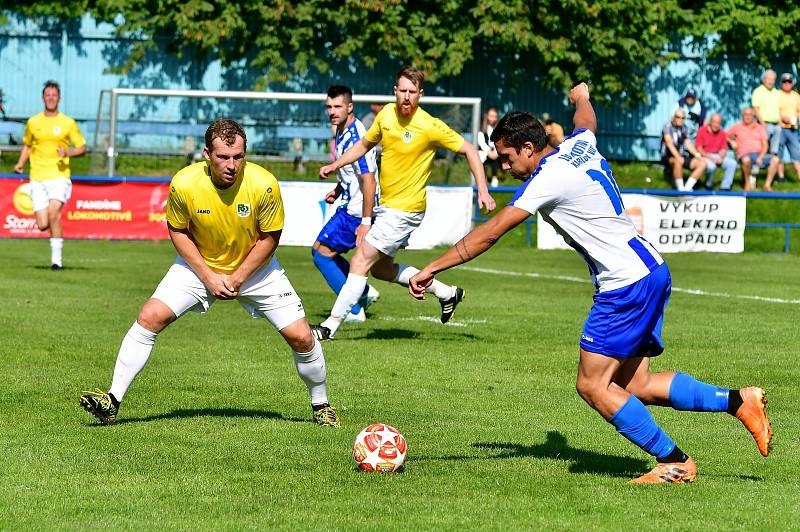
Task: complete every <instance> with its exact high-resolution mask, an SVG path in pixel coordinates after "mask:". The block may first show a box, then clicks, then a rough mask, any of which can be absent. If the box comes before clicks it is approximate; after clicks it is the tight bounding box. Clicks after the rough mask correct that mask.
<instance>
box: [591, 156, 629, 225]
mask: <svg viewBox="0 0 800 532" xmlns="http://www.w3.org/2000/svg"><path fill="white" fill-rule="evenodd" d="M600 168H602V169H603V171H602V172H601V171H599V170H595V169H591V170H587V171H586V173H587V174H588V175H589V177H590V178H591V179H592V181H597V182H598V183H600V185H601V186H602V187H603V190H605V191H606V195H607V196H608V199H610V200H611V204H612V205H613V206H614V212H616V213H617V214H622V211H623V210H624V207H623V206H622V197H621V196H620V194H619V189H618V188H617V183H616V182H615V181H614V175H613V174H612V173H611V166H610V165H609V164H608V161H606V160H605V159H601V160H600Z"/></svg>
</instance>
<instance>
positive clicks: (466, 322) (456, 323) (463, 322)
mask: <svg viewBox="0 0 800 532" xmlns="http://www.w3.org/2000/svg"><path fill="white" fill-rule="evenodd" d="M371 319H375V318H371ZM377 319H379V320H384V321H430V322H433V323H439V324H441V321H442V320H440V319H439V318H436V317H434V316H416V317H407V318H394V317H392V316H378V317H377ZM474 323H486V320H461V321H449V322H447V323H445V325H452V326H453V327H469V326H470V325H472V324H474Z"/></svg>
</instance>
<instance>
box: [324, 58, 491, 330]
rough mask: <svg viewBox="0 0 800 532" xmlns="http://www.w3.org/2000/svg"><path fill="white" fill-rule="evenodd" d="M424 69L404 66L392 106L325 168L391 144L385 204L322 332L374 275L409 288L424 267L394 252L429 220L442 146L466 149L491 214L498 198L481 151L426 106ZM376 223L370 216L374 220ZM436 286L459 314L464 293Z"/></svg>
mask: <svg viewBox="0 0 800 532" xmlns="http://www.w3.org/2000/svg"><path fill="white" fill-rule="evenodd" d="M424 80H425V76H424V74H423V73H422V72H421V71H420V70H418V69H416V68H414V67H410V66H406V67H403V68H402V69H401V70H400V72H398V73H397V77H396V79H395V82H396V85H395V87H394V94H395V98H396V103H394V104H389V105H386V106H385V107H384V108H383V109H381V111H380V112H379V113H378V115H377V116H376V117H375V122H373V124H372V126H371V127H370V128H369V130H368V131H367V133H366V135H365V136H364V137H363V138H362V139H361V140H360V141H358V142H357V143H355V144H353V146H352V147H351V148H350V149H348V150H347V151H346V152H345V153H344V155H342V156H341V157H339V158H338V159H337V160H336V161H335V162H333V163H331V164H329V165H326V166H323V167H322V168H320V171H319V173H320V177H323V178H324V177H326V176H327V175H328V174H330V173H332V172H335V171H337V170H338V169H339V168H341V167H343V166H345V165H348V164H352V163H353V162H355V161H357V160H359V158H360V157H362V156H363V155H364V154H365V153H367V152H369V150H371V149H372V148H374V147H375V146H376V145H377V144H378V143H379V142H381V141H382V142H383V156H382V159H381V168H380V173H379V176H380V177H379V179H380V188H381V205H380V206H378V207H376V208H375V210H374V213H375V224H374V225H373V226H372V228H371V229H370V230H369V232H368V233H367V235H366V237H364V239H363V240H362V241H361V243H360V244H359V245H358V247H357V248H356V252H355V254H354V255H353V258H352V260H351V262H350V271H349V273H348V275H347V281H346V282H345V284H344V286H343V287H342V289H341V291H340V292H339V296H338V297H337V298H336V302H335V303H334V305H333V309H332V310H331V314H330V317H328V319H326V320H325V321H323V322H322V323H321V324H320V325H314V326H313V329H314V335H315V336H316V337H317V338H319V339H320V340H330V339H332V338H333V337H334V335H335V334H336V331H337V330H338V329H339V327H340V326H341V324H342V322H343V321H344V319H345V317H346V316H347V315H348V313H349V312H350V309H351V308H352V307H353V305H355V304H356V303H357V302H358V300H359V298H360V297H361V296H362V294H363V293H364V288H365V287H366V286H367V275H368V274H369V273H370V272H372V275H374V276H375V277H377V278H378V279H382V280H384V281H389V282H394V283H397V284H401V285H403V286H407V285H408V280H409V279H410V278H411V276H412V275H414V274H415V273H417V272H418V271H419V270H417V269H416V268H414V267H413V266H409V265H407V264H397V263H395V262H394V256H395V255H396V254H397V252H398V251H399V250H400V249H402V248H404V247H406V245H408V240H409V238H410V237H411V233H412V232H414V229H416V228H417V227H419V224H420V223H422V219H423V218H424V217H425V206H426V201H425V199H426V196H425V184H426V183H427V181H428V178H429V177H430V175H431V168H432V166H433V157H434V155H435V154H436V149H437V148H440V147H441V148H446V149H448V150H450V151H453V152H457V153H462V154H464V155H465V156H466V158H467V163H468V164H469V168H470V170H471V171H472V174H473V175H474V176H475V182H476V183H477V185H478V205H479V206H480V207H483V206H486V209H487V210H489V211H491V210H493V209H494V207H495V202H494V199H492V197H491V196H490V195H489V189H488V188H487V186H486V176H485V175H484V173H483V164H482V163H481V160H480V157H478V151H477V150H476V149H475V147H474V146H473V145H472V144H470V143H469V142H467V141H465V140H464V139H463V138H462V137H461V135H459V134H458V133H456V132H455V131H453V130H452V129H450V128H449V127H448V126H447V124H445V123H444V122H442V121H441V120H439V119H438V118H434V117H432V116H431V115H429V114H428V113H427V112H426V111H424V110H423V109H421V108H420V107H419V99H420V97H421V96H422V83H423V81H424ZM363 192H364V200H363V201H364V204H365V205H367V204H372V202H373V198H372V197H370V192H369V191H368V190H366V189H365V190H364V191H363ZM368 222H369V220H366V219H364V220H362V223H368ZM428 289H429V291H430V292H432V293H433V294H434V295H436V297H437V298H439V302H440V304H441V307H442V315H441V321H442V323H447V322H448V321H449V320H450V318H452V317H453V313H454V312H455V309H456V306H457V305H458V304H459V303H460V302H461V300H462V299H463V298H464V290H463V289H461V288H459V287H457V286H450V285H446V284H444V283H441V282H439V281H434V282H433V283H432V284H431V285H430V286H429V287H428Z"/></svg>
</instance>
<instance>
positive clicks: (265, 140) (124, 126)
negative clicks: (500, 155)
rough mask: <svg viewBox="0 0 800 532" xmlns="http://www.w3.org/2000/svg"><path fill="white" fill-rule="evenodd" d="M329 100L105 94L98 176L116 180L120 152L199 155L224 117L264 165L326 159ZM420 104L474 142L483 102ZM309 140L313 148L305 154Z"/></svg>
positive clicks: (376, 98)
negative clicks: (275, 161)
mask: <svg viewBox="0 0 800 532" xmlns="http://www.w3.org/2000/svg"><path fill="white" fill-rule="evenodd" d="M325 99H326V94H325V93H302V92H249V91H206V90H173V89H137V88H117V89H110V90H105V91H102V94H101V96H100V101H99V103H98V114H97V123H96V124H95V137H94V151H96V152H97V153H99V154H100V157H99V159H100V160H102V161H103V162H104V163H105V164H103V165H102V166H103V167H104V168H102V169H101V168H100V167H95V169H94V170H95V172H96V173H98V174H100V173H104V174H106V175H107V176H108V177H114V176H116V175H118V174H119V173H120V172H119V164H118V162H119V157H120V154H121V153H145V154H160V155H164V156H167V155H171V156H173V157H180V156H182V155H183V156H186V152H187V151H189V150H190V149H192V148H194V149H195V151H196V146H198V145H201V144H200V143H202V136H203V134H204V132H205V129H206V127H207V126H208V123H210V122H211V121H212V120H213V119H214V118H216V117H219V116H227V117H230V118H232V119H234V120H237V121H239V122H240V123H241V124H242V126H243V127H245V129H246V130H249V131H248V152H249V153H250V152H251V145H252V146H253V147H254V150H253V152H254V153H255V154H260V155H262V156H263V157H265V158H269V157H273V158H283V159H286V158H291V157H292V156H294V157H295V158H297V157H300V158H301V159H302V157H304V156H305V157H310V158H319V159H323V158H324V157H325V156H327V154H328V153H329V152H328V151H327V149H325V147H326V145H327V142H328V141H329V140H330V122H329V121H328V118H327V115H326V114H325V109H324V103H325ZM394 101H395V97H394V96H391V95H379V94H354V95H353V102H354V103H356V104H370V103H383V104H385V103H391V102H394ZM420 105H421V106H423V107H424V108H425V109H426V110H427V111H428V112H430V113H431V114H432V115H434V116H437V117H439V118H441V119H442V120H444V121H445V122H446V123H447V124H448V125H449V126H450V127H452V128H453V129H454V130H456V131H458V132H459V133H461V134H462V135H464V136H465V138H466V139H467V140H469V141H471V142H472V143H473V144H475V143H476V139H477V135H478V131H479V129H480V121H481V99H480V98H466V97H450V96H422V98H421V100H420ZM357 116H358V114H357ZM251 131H252V132H254V135H253V137H254V138H253V139H252V140H251V138H250V137H251ZM298 139H299V145H300V146H301V147H300V148H299V149H298V148H297V146H296V145H297V144H298ZM304 139H305V140H307V144H309V145H311V146H312V148H311V149H309V148H308V147H305V148H303V140H304ZM323 139H327V140H325V141H324V142H323ZM292 142H294V144H295V145H292ZM287 145H289V148H286V146H287Z"/></svg>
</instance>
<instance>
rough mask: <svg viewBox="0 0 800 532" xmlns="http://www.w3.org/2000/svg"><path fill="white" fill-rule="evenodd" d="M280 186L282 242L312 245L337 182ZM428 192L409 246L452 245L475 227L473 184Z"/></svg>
mask: <svg viewBox="0 0 800 532" xmlns="http://www.w3.org/2000/svg"><path fill="white" fill-rule="evenodd" d="M280 186H281V195H282V197H283V204H284V211H285V216H286V221H285V224H284V228H283V234H282V235H281V245H288V246H311V244H313V243H314V240H316V238H317V235H318V234H319V232H320V230H321V229H322V226H323V225H325V222H327V221H328V219H329V218H330V217H331V216H333V213H334V211H335V210H336V206H335V205H328V204H327V203H325V195H326V194H327V193H328V192H329V191H330V190H332V189H333V188H334V187H335V186H336V182H335V181H331V182H322V183H315V182H304V181H287V182H281V183H280ZM427 194H428V209H427V213H426V214H425V219H424V220H423V221H422V224H420V226H419V227H418V228H417V230H416V231H414V233H413V234H412V235H411V240H410V241H409V244H408V249H430V248H432V247H434V246H438V245H452V244H455V243H456V242H457V241H458V240H460V239H461V238H462V237H463V236H464V235H466V234H467V233H468V232H469V231H470V230H471V229H472V187H437V186H430V187H427Z"/></svg>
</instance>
